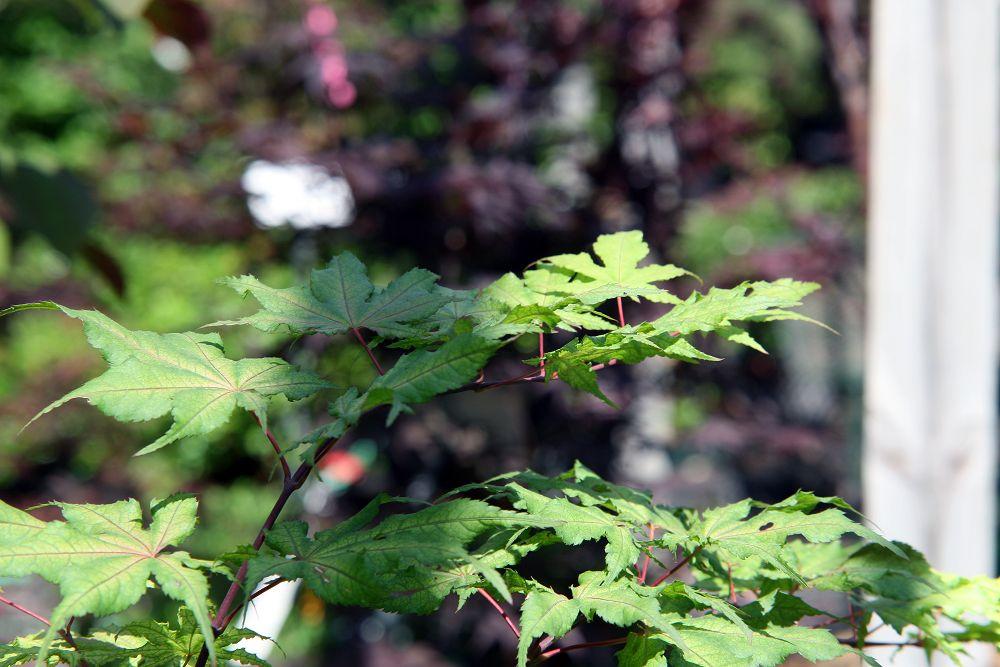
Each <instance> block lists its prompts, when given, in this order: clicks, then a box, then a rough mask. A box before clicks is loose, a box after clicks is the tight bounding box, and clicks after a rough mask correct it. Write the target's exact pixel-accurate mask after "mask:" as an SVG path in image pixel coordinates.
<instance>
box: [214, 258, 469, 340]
mask: <svg viewBox="0 0 1000 667" xmlns="http://www.w3.org/2000/svg"><path fill="white" fill-rule="evenodd" d="M436 280H437V276H436V275H434V274H433V273H431V272H430V271H425V270H423V269H412V270H410V271H407V272H406V273H404V274H403V275H401V276H400V277H398V278H396V279H395V280H393V281H392V282H390V283H389V284H388V285H387V286H386V287H385V288H378V287H375V286H374V285H373V284H372V282H371V280H369V278H368V271H367V270H366V269H365V265H364V264H362V263H361V261H360V260H358V258H357V257H355V256H354V255H352V254H351V253H349V252H344V253H341V254H340V255H337V256H336V257H334V258H333V259H331V260H330V263H329V264H327V266H326V267H325V268H323V269H317V270H314V271H313V272H312V274H311V275H310V278H309V284H308V285H296V286H294V287H289V288H286V289H276V288H273V287H268V286H267V285H265V284H264V283H262V282H260V281H259V280H257V278H255V277H253V276H241V277H238V278H235V277H234V278H224V279H223V280H222V281H221V282H222V283H223V284H224V285H228V286H229V287H231V288H233V289H234V290H236V291H237V292H240V293H242V294H250V295H251V296H253V297H254V298H255V299H256V300H257V301H258V302H259V303H260V305H261V310H260V311H258V312H257V313H255V314H253V315H250V316H248V317H244V318H242V319H239V320H231V321H224V322H216V323H215V325H233V324H250V325H252V326H254V327H256V328H258V329H260V330H262V331H266V332H269V333H272V332H275V331H278V330H280V329H283V328H287V329H288V330H289V331H291V332H293V333H300V334H304V333H323V334H327V335H331V336H332V335H336V334H342V333H345V332H348V331H350V330H352V329H368V330H371V331H374V332H375V333H377V334H378V335H380V336H383V337H385V338H408V337H411V336H416V335H418V334H419V333H420V332H421V329H420V327H419V326H418V325H417V323H419V322H420V321H422V320H424V319H426V318H427V317H429V316H431V315H433V314H434V313H435V312H436V311H437V310H438V309H439V308H441V307H442V306H444V305H445V304H447V303H448V302H449V298H448V297H447V296H446V295H444V294H442V293H441V292H439V291H437V290H436V289H435V281H436Z"/></svg>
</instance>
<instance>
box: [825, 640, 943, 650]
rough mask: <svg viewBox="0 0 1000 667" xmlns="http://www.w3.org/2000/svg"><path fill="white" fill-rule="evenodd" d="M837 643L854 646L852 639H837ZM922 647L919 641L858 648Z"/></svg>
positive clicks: (879, 643)
mask: <svg viewBox="0 0 1000 667" xmlns="http://www.w3.org/2000/svg"><path fill="white" fill-rule="evenodd" d="M837 641H839V642H840V643H841V644H844V645H845V646H854V640H852V639H838V640H837ZM923 645H924V643H923V642H922V641H919V640H918V641H912V642H865V643H864V645H863V646H859V647H858V648H861V649H866V648H879V647H884V646H888V647H898V648H906V647H907V646H913V647H922V646H923Z"/></svg>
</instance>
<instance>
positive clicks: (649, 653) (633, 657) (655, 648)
mask: <svg viewBox="0 0 1000 667" xmlns="http://www.w3.org/2000/svg"><path fill="white" fill-rule="evenodd" d="M669 650H670V644H668V643H667V642H665V641H663V640H662V639H660V638H659V637H657V636H656V635H650V634H647V633H645V632H641V633H636V632H632V633H629V636H628V641H626V642H625V647H624V648H623V649H622V650H620V651H618V653H616V654H615V657H616V658H617V659H618V667H667V655H666V654H667V651H669Z"/></svg>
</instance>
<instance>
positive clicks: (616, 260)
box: [542, 231, 689, 304]
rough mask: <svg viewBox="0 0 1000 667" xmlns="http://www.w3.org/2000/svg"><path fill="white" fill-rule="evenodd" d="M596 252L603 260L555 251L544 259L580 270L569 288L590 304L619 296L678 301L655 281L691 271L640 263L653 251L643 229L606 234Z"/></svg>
mask: <svg viewBox="0 0 1000 667" xmlns="http://www.w3.org/2000/svg"><path fill="white" fill-rule="evenodd" d="M594 253H595V254H596V255H597V257H598V258H599V259H600V260H601V264H597V263H596V262H595V261H594V260H593V258H592V257H591V256H590V255H589V254H588V253H583V252H581V253H576V254H571V255H555V256H553V257H547V258H545V259H544V260H542V262H543V266H553V267H556V268H559V269H563V270H564V271H570V272H572V273H575V274H577V277H576V279H574V280H573V281H572V282H570V283H568V288H567V289H568V290H570V291H571V293H572V294H573V295H575V296H576V297H577V298H578V299H580V301H582V302H583V303H587V304H599V303H603V302H604V301H607V300H608V299H614V298H616V297H629V298H631V299H639V298H643V299H646V300H648V301H656V302H659V303H676V302H677V301H678V299H677V297H676V296H674V295H673V294H671V293H670V292H668V291H666V290H664V289H661V288H659V287H657V286H656V285H655V284H654V283H658V282H664V281H667V280H672V279H674V278H678V277H680V276H683V275H685V274H688V273H689V272H688V271H685V270H684V269H680V268H678V267H676V266H673V265H671V264H649V265H647V266H642V267H640V266H639V263H640V262H641V261H642V260H643V259H645V258H646V256H647V255H649V246H648V245H646V242H645V241H643V240H642V232H639V231H631V232H618V233H616V234H604V235H603V236H600V237H598V239H597V241H596V242H595V243H594Z"/></svg>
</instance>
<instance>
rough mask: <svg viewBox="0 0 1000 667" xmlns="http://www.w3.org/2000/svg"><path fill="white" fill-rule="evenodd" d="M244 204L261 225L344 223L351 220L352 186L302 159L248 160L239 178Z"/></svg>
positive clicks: (332, 225)
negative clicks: (284, 161) (288, 160)
mask: <svg viewBox="0 0 1000 667" xmlns="http://www.w3.org/2000/svg"><path fill="white" fill-rule="evenodd" d="M241 183H242V185H243V189H244V190H245V191H246V192H247V195H248V198H247V206H249V208H250V214H251V215H253V217H254V220H256V221H257V223H258V224H259V225H261V226H262V227H280V226H282V225H290V226H292V227H294V228H295V229H312V228H315V227H345V226H347V225H349V224H351V222H352V221H353V220H354V195H353V194H352V193H351V186H350V185H349V184H348V182H347V181H346V180H345V179H344V178H342V177H340V176H333V175H331V174H330V173H328V172H327V171H326V170H325V169H323V168H321V167H318V166H316V165H313V164H308V163H305V162H286V163H281V164H279V163H274V162H268V161H266V160H255V161H254V162H251V163H250V165H249V166H248V167H247V169H246V171H245V172H243V179H242V181H241Z"/></svg>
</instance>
